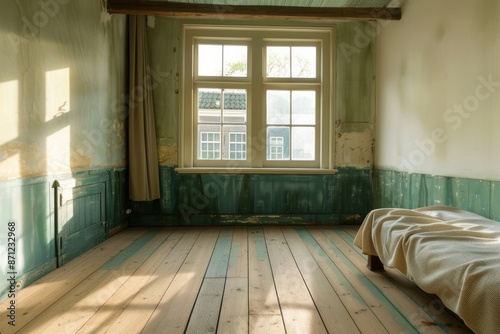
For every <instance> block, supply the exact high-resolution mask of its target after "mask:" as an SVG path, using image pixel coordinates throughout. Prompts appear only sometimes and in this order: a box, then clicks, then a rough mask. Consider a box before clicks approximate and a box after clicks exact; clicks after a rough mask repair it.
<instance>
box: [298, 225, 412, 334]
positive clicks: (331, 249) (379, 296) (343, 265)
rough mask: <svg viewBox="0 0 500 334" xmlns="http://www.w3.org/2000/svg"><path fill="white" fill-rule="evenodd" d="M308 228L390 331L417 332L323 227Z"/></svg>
mask: <svg viewBox="0 0 500 334" xmlns="http://www.w3.org/2000/svg"><path fill="white" fill-rule="evenodd" d="M308 230H309V232H310V233H311V235H312V236H313V237H314V239H315V240H316V242H317V243H318V244H319V245H320V246H321V248H322V249H323V251H324V252H325V253H326V254H328V256H329V257H330V259H331V260H332V262H333V263H334V264H335V266H336V267H337V268H338V269H339V270H340V271H341V272H342V274H343V275H344V276H345V277H346V278H347V280H348V281H349V282H350V284H351V285H352V286H353V288H354V289H355V290H356V292H357V293H358V294H359V295H360V296H361V297H362V298H363V301H364V302H365V303H366V304H367V305H369V306H370V309H371V310H372V312H373V313H374V314H375V315H376V316H377V318H378V319H379V321H380V322H381V323H382V324H383V326H384V327H385V328H386V329H387V331H389V333H398V332H400V331H402V332H404V333H414V334H416V333H417V331H416V330H415V328H414V327H413V326H412V325H411V324H409V323H408V321H407V320H406V318H405V317H404V316H403V315H402V314H401V313H400V312H399V310H398V309H397V308H395V307H394V305H393V304H392V303H391V302H390V301H389V300H388V299H387V298H386V297H385V296H384V295H383V293H382V292H381V291H380V290H379V289H378V288H377V286H376V285H374V284H373V283H372V282H371V281H370V280H369V279H368V278H367V277H366V276H365V275H364V274H363V273H362V272H361V271H360V270H359V269H358V268H357V267H356V266H355V265H354V264H352V263H351V262H350V260H349V259H348V258H347V257H345V255H344V254H343V253H342V252H341V251H340V250H339V249H338V248H337V246H336V245H335V244H333V243H332V242H331V240H330V239H328V238H327V237H326V235H325V234H324V233H323V229H318V228H315V227H310V228H308Z"/></svg>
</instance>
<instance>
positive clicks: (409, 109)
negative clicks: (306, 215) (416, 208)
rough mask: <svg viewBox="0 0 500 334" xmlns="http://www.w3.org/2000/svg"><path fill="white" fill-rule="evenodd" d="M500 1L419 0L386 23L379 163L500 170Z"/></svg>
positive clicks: (480, 173)
mask: <svg viewBox="0 0 500 334" xmlns="http://www.w3.org/2000/svg"><path fill="white" fill-rule="evenodd" d="M499 22H500V2H498V1H496V0H478V1H467V0H453V1H452V0H440V1H430V0H419V1H416V0H412V1H405V2H403V18H402V20H401V21H394V22H390V23H388V24H386V25H385V26H384V27H379V30H378V39H377V80H376V86H377V99H376V100H377V104H376V126H375V129H376V132H375V166H376V167H377V168H382V169H387V170H396V171H403V172H409V173H423V174H433V175H446V176H454V177H466V178H474V179H487V180H498V179H499V178H500V169H499V168H498V166H499V165H500V151H499V149H498V143H499V142H500V113H499V111H500V26H499V25H500V23H499Z"/></svg>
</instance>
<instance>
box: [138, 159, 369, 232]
mask: <svg viewBox="0 0 500 334" xmlns="http://www.w3.org/2000/svg"><path fill="white" fill-rule="evenodd" d="M160 178H161V199H160V200H158V201H153V202H133V203H132V206H131V207H132V215H131V218H130V224H131V225H132V226H168V225H217V224H294V223H298V224H317V223H325V224H343V223H350V224H352V223H359V222H360V221H361V220H362V219H363V217H364V216H365V215H366V214H367V213H368V212H369V211H370V209H371V200H372V199H371V194H372V190H371V185H372V171H371V169H355V168H341V169H339V172H338V173H337V174H334V175H263V174H218V173H217V174H215V173H214V174H178V173H176V172H175V171H174V167H170V166H161V167H160Z"/></svg>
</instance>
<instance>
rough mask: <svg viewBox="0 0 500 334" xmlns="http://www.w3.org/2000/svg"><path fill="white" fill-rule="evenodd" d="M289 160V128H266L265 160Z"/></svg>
mask: <svg viewBox="0 0 500 334" xmlns="http://www.w3.org/2000/svg"><path fill="white" fill-rule="evenodd" d="M289 159H290V128H289V127H272V126H270V127H268V128H267V160H289Z"/></svg>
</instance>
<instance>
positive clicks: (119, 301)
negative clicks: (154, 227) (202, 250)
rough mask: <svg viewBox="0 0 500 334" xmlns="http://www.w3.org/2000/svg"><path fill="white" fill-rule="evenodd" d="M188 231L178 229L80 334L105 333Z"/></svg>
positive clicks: (106, 303)
mask: <svg viewBox="0 0 500 334" xmlns="http://www.w3.org/2000/svg"><path fill="white" fill-rule="evenodd" d="M185 232H186V230H184V229H177V230H176V231H175V232H173V233H172V234H171V235H169V236H168V238H167V240H166V241H165V242H164V243H163V244H162V245H161V246H160V247H159V248H158V250H157V251H156V252H155V253H154V254H153V255H152V256H151V257H149V258H148V259H147V261H145V262H144V263H143V264H142V265H141V266H140V267H139V268H138V269H137V271H136V272H134V274H133V275H132V276H131V277H130V278H129V279H128V280H127V281H126V282H125V283H124V284H123V285H122V286H121V287H120V289H118V290H117V292H116V293H115V294H113V296H112V297H111V298H109V299H108V300H107V301H106V302H104V303H103V304H102V306H101V307H100V308H99V310H98V311H97V312H96V313H95V314H94V315H93V316H92V317H91V318H90V319H89V320H88V321H87V322H86V323H85V324H84V325H83V326H82V328H81V329H80V330H79V331H78V332H77V333H78V334H94V333H99V332H104V331H105V330H107V329H108V328H109V326H111V324H112V323H113V322H114V321H115V320H116V319H117V318H118V316H119V315H120V314H121V313H122V312H123V310H124V309H125V308H126V307H127V306H128V305H130V302H131V301H132V300H133V298H134V297H135V296H136V295H137V294H138V293H139V291H140V290H141V289H143V288H144V286H145V284H146V283H147V282H148V281H149V280H150V279H151V276H152V275H153V274H154V272H155V271H156V270H158V267H159V266H160V265H161V264H162V263H163V261H164V260H165V258H166V257H167V255H168V254H169V253H170V252H171V251H172V249H173V248H174V247H175V246H176V245H177V243H178V242H179V240H181V238H182V237H183V236H184V234H185Z"/></svg>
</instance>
